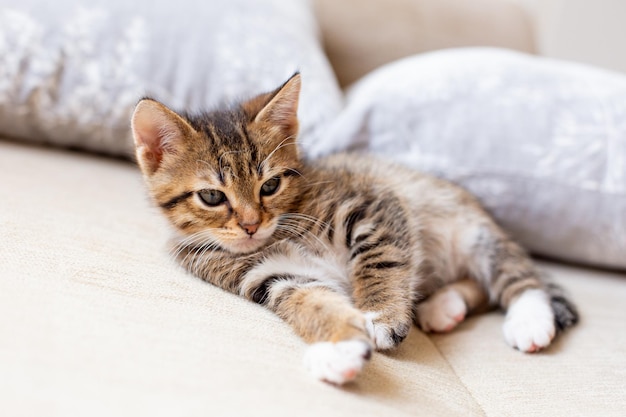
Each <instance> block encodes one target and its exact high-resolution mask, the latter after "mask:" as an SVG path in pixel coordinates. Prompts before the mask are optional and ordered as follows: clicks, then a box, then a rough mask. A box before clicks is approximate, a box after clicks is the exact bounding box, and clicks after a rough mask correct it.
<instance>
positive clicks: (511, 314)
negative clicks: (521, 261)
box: [502, 290, 556, 353]
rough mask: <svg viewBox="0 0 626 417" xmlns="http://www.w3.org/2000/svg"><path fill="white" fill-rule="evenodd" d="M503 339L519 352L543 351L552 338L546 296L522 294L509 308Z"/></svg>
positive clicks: (551, 319)
mask: <svg viewBox="0 0 626 417" xmlns="http://www.w3.org/2000/svg"><path fill="white" fill-rule="evenodd" d="M502 330H503V332H504V339H505V340H506V342H507V343H508V344H509V345H511V346H512V347H514V348H517V349H519V350H521V351H522V352H528V353H531V352H537V351H539V350H541V349H543V348H545V347H547V346H548V345H549V344H550V342H552V339H553V338H554V335H555V333H556V329H555V327H554V313H553V312H552V308H551V307H550V300H549V299H548V295H547V294H546V293H545V292H544V291H542V290H526V291H524V293H522V295H520V296H519V298H518V299H517V300H515V301H514V302H513V303H512V304H511V306H510V307H509V311H508V312H507V315H506V319H505V321H504V326H503V327H502Z"/></svg>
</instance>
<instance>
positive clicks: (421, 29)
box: [313, 0, 536, 87]
mask: <svg viewBox="0 0 626 417" xmlns="http://www.w3.org/2000/svg"><path fill="white" fill-rule="evenodd" d="M313 4H314V5H315V12H316V15H317V19H318V22H319V25H320V28H321V32H322V37H323V41H324V47H325V49H326V53H327V55H328V58H329V60H330V62H331V64H332V66H333V68H334V70H335V73H336V74H337V79H338V80H339V83H340V84H341V85H342V86H344V87H345V86H347V85H350V84H351V83H353V82H354V81H356V80H358V79H359V78H361V77H362V76H363V75H365V74H367V73H368V72H370V71H372V70H373V69H375V68H378V67H380V66H381V65H383V64H386V63H388V62H391V61H395V60H397V59H400V58H404V57H406V56H410V55H414V54H417V53H422V52H427V51H433V50H436V49H443V48H453V47H464V46H494V47H501V48H511V49H514V50H518V51H522V52H529V53H534V52H535V51H536V47H535V40H534V35H533V30H532V25H531V21H530V18H529V15H528V14H527V13H526V12H525V10H523V9H522V8H521V7H520V6H518V5H516V4H511V3H510V2H507V1H501V0H472V1H467V0H386V1H380V0H341V1H337V0H314V2H313Z"/></svg>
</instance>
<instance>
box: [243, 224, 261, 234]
mask: <svg viewBox="0 0 626 417" xmlns="http://www.w3.org/2000/svg"><path fill="white" fill-rule="evenodd" d="M260 225H261V223H250V224H241V223H239V226H241V228H242V229H243V230H245V231H246V233H247V234H249V235H250V236H252V235H253V234H255V233H256V231H257V230H259V226H260Z"/></svg>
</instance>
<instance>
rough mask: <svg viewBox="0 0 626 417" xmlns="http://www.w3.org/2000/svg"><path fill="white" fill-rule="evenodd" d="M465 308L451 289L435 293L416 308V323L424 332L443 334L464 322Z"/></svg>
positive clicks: (460, 299)
mask: <svg viewBox="0 0 626 417" xmlns="http://www.w3.org/2000/svg"><path fill="white" fill-rule="evenodd" d="M466 314H467V306H466V305H465V301H464V300H463V297H462V296H461V294H459V293H458V292H457V291H454V290H452V289H448V290H445V291H441V292H436V293H434V294H433V295H432V296H430V297H429V298H428V299H427V300H425V301H424V302H422V303H420V304H419V305H418V306H417V321H418V322H419V326H420V327H421V329H422V330H423V331H425V332H437V333H445V332H449V331H451V330H452V329H454V328H455V327H456V326H457V325H458V324H459V323H461V322H462V321H463V320H465V316H466Z"/></svg>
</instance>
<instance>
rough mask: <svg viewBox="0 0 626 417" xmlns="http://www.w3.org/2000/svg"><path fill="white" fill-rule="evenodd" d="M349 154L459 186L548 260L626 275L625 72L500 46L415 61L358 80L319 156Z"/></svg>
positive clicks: (432, 55) (426, 56)
mask: <svg viewBox="0 0 626 417" xmlns="http://www.w3.org/2000/svg"><path fill="white" fill-rule="evenodd" d="M342 149H358V150H363V151H370V152H374V153H377V154H380V155H384V156H387V157H390V158H393V159H395V160H397V161H400V162H402V163H404V164H406V165H409V166H411V167H414V168H417V169H420V170H424V171H427V172H430V173H434V174H436V175H439V176H442V177H445V178H448V179H450V180H452V181H455V182H458V183H460V184H461V185H463V186H464V187H466V188H467V189H469V190H470V191H471V192H473V193H474V194H476V195H477V196H478V197H479V198H480V199H481V200H482V202H483V203H484V204H485V205H486V207H487V208H488V209H489V210H490V211H491V212H492V213H493V214H494V215H495V217H496V218H497V219H498V220H499V221H500V222H501V223H502V224H503V225H504V226H505V228H506V229H508V230H509V231H510V233H511V234H512V235H514V237H515V238H517V239H519V240H520V241H521V242H522V243H523V244H524V245H525V246H526V247H527V248H529V249H530V250H531V251H533V252H535V253H537V254H542V255H546V256H550V257H557V258H560V259H566V260H570V261H576V262H585V263H590V264H596V265H602V266H606V267H616V268H626V257H625V256H624V253H626V239H625V238H624V236H626V221H625V218H624V213H626V168H625V166H624V164H625V163H626V76H624V75H622V74H618V73H613V72H609V71H605V70H600V69H596V68H592V67H588V66H584V65H581V64H575V63H570V62H563V61H557V60H552V59H547V58H540V57H535V56H531V55H526V54H522V53H516V52H511V51H505V50H499V49H491V48H478V49H473V48H468V49H457V50H446V51H440V52H433V53H429V54H424V55H417V56H413V57H410V58H407V59H404V60H401V61H398V62H395V63H393V64H390V65H388V66H386V67H383V68H381V69H379V70H377V71H375V72H374V73H371V74H370V75H369V76H367V77H365V78H364V79H363V80H361V81H360V82H358V83H357V84H356V85H355V86H354V87H353V88H352V89H351V90H350V93H349V95H348V103H347V107H346V109H345V110H344V111H343V112H342V113H341V114H340V116H339V117H338V119H337V120H336V122H335V123H334V124H333V127H332V128H331V129H330V132H329V133H328V134H327V135H326V136H325V138H324V141H321V142H319V143H318V144H317V147H316V149H315V150H313V152H312V155H319V154H322V153H327V152H330V151H333V150H342ZM390 175H393V173H390Z"/></svg>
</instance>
